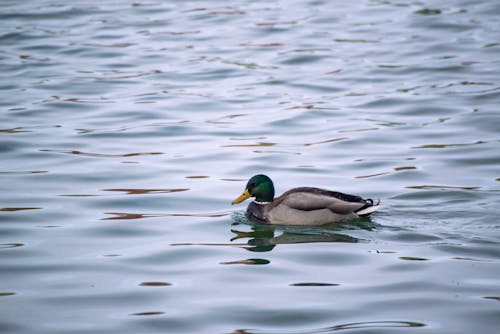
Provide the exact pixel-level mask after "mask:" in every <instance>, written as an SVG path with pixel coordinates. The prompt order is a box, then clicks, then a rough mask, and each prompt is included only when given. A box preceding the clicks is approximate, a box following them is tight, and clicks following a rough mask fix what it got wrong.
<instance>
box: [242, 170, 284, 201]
mask: <svg viewBox="0 0 500 334" xmlns="http://www.w3.org/2000/svg"><path fill="white" fill-rule="evenodd" d="M249 197H255V201H256V202H272V201H273V199H274V185H273V181H271V179H270V178H269V177H268V176H266V175H262V174H259V175H255V176H252V178H251V179H250V180H248V183H247V186H246V188H245V191H243V194H241V196H240V197H238V198H237V199H235V200H234V201H233V204H237V203H241V202H243V201H244V200H246V199H247V198H249Z"/></svg>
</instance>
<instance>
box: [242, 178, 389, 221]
mask: <svg viewBox="0 0 500 334" xmlns="http://www.w3.org/2000/svg"><path fill="white" fill-rule="evenodd" d="M250 197H255V200H254V201H253V202H252V203H250V204H249V205H248V208H247V216H248V217H249V218H253V219H257V220H258V221H260V222H263V223H266V224H271V225H275V224H276V225H307V226H319V225H323V224H328V223H338V222H344V221H346V220H350V219H355V218H359V217H364V216H368V215H370V214H371V213H372V212H374V211H375V210H377V209H378V208H380V201H379V202H378V203H374V202H373V200H372V199H363V198H361V197H360V196H355V195H348V194H343V193H340V192H336V191H330V190H325V189H320V188H312V187H301V188H294V189H291V190H288V191H287V192H285V193H284V194H283V195H281V196H279V197H277V198H274V185H273V181H272V180H271V179H270V178H269V177H268V176H266V175H262V174H259V175H255V176H253V177H252V178H251V179H250V180H249V181H248V183H247V185H246V187H245V190H244V191H243V194H241V196H239V197H238V198H236V199H235V200H234V201H233V202H232V204H237V203H241V202H243V201H244V200H246V199H248V198H250Z"/></svg>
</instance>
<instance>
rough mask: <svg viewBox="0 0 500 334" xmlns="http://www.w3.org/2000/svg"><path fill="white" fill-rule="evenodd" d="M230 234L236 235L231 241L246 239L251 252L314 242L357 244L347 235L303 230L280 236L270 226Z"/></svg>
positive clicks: (286, 232)
mask: <svg viewBox="0 0 500 334" xmlns="http://www.w3.org/2000/svg"><path fill="white" fill-rule="evenodd" d="M231 232H233V233H234V234H236V236H234V237H233V238H231V241H234V240H238V239H245V238H248V239H249V240H248V241H247V244H248V246H249V247H245V248H246V249H247V250H249V251H252V252H268V251H271V250H272V249H273V248H274V247H275V246H276V245H283V244H299V243H316V242H350V243H355V242H358V239H357V238H355V237H352V236H350V235H347V234H342V233H336V232H333V231H332V232H328V233H325V232H324V231H323V232H319V233H317V234H316V233H311V231H310V230H309V231H307V230H304V231H303V233H301V232H300V230H298V229H296V228H295V229H294V231H293V232H290V231H286V230H285V231H283V232H282V233H281V234H278V233H279V230H277V229H276V228H274V227H271V226H265V225H255V226H252V227H251V231H240V230H237V229H231Z"/></svg>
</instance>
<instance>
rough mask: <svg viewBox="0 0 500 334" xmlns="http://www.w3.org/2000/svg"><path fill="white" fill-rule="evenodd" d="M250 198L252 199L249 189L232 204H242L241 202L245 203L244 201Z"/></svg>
mask: <svg viewBox="0 0 500 334" xmlns="http://www.w3.org/2000/svg"><path fill="white" fill-rule="evenodd" d="M250 197H252V195H250V193H249V192H248V189H245V191H244V192H243V194H241V195H240V197H238V198H236V199H235V200H234V201H233V202H232V203H231V204H238V203H241V202H243V201H244V200H246V199H247V198H250Z"/></svg>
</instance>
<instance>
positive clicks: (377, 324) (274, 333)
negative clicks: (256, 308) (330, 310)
mask: <svg viewBox="0 0 500 334" xmlns="http://www.w3.org/2000/svg"><path fill="white" fill-rule="evenodd" d="M425 326H426V324H424V323H421V322H415V321H365V322H353V323H348V324H341V325H335V326H331V327H325V328H318V329H309V330H303V331H289V330H286V331H283V330H279V329H278V330H258V329H257V330H246V329H237V330H235V331H234V332H233V334H281V333H290V334H303V333H308V334H320V333H330V332H336V331H343V330H353V329H368V330H374V329H378V328H416V327H425Z"/></svg>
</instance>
